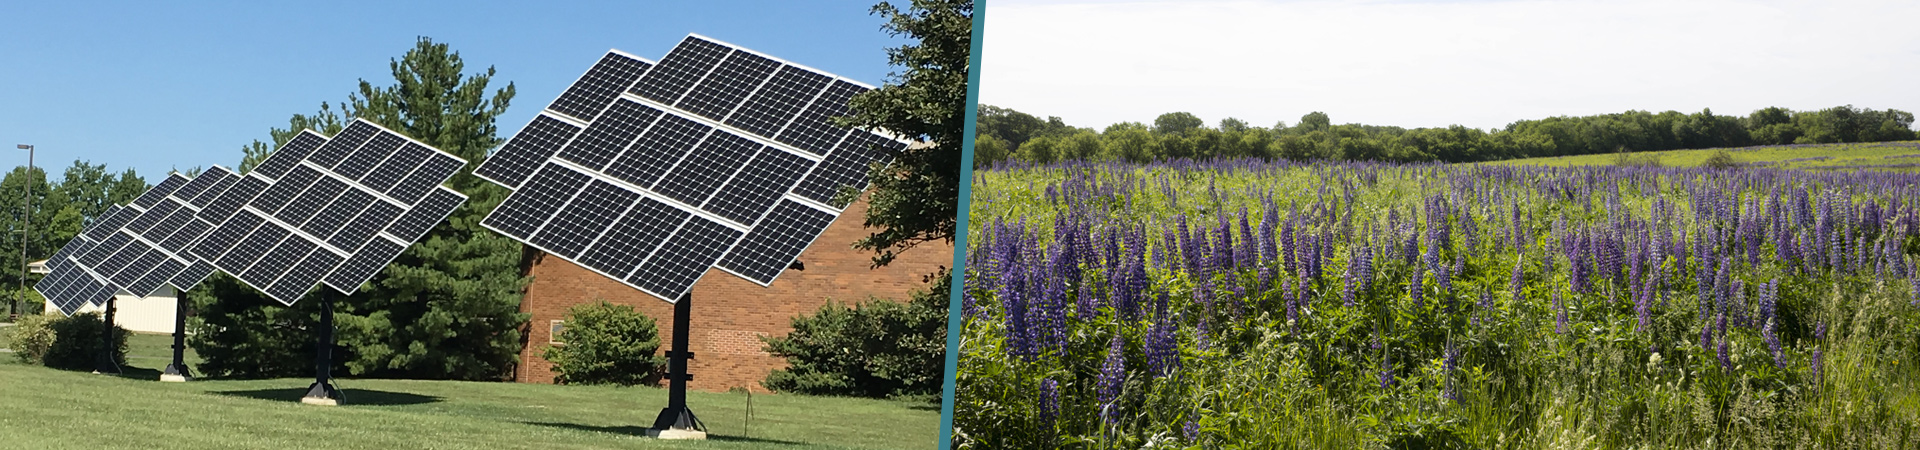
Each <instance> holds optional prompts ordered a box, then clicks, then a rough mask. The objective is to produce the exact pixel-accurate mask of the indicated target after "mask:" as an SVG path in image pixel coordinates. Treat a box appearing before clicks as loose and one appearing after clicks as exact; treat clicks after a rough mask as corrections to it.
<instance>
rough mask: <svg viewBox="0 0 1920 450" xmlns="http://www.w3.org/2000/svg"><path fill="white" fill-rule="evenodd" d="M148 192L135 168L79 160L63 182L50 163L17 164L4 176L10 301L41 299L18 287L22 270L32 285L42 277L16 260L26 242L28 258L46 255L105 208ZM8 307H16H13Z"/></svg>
mask: <svg viewBox="0 0 1920 450" xmlns="http://www.w3.org/2000/svg"><path fill="white" fill-rule="evenodd" d="M146 191H147V181H146V179H145V178H142V177H141V176H140V175H139V174H136V173H134V170H133V169H131V168H129V169H126V170H125V171H122V172H119V173H113V172H108V171H107V166H106V165H104V164H91V163H88V162H86V161H82V160H75V161H74V162H73V165H71V166H67V168H66V170H65V171H64V173H63V174H62V177H61V179H60V180H59V181H58V182H49V180H48V179H47V170H46V168H45V167H34V168H33V169H32V170H28V168H27V167H26V166H20V167H15V168H14V169H13V170H12V171H11V172H8V173H7V174H6V177H5V178H0V230H5V232H6V235H5V236H3V237H0V260H6V259H5V258H13V259H12V261H13V263H11V264H9V265H14V267H15V268H14V269H13V270H5V271H0V293H3V294H0V295H5V298H6V299H7V300H8V301H15V300H20V299H23V298H38V294H31V293H28V294H25V295H23V294H22V293H21V292H19V291H18V289H19V287H20V286H21V285H22V280H21V276H22V275H23V274H24V275H25V276H26V277H27V278H26V280H25V281H26V283H25V286H26V287H27V289H28V290H32V289H33V282H34V281H37V280H39V279H40V275H37V274H25V271H24V270H23V268H22V267H20V266H18V265H17V264H21V261H20V260H19V258H20V255H21V250H22V249H21V247H22V246H24V247H26V248H25V250H26V254H27V256H28V258H30V259H34V260H38V259H41V258H45V257H46V256H47V255H51V254H53V252H54V251H57V250H59V249H60V246H62V245H66V243H67V241H69V240H72V239H73V237H74V236H77V235H79V234H80V230H81V228H83V227H85V226H86V225H87V224H89V223H92V221H93V220H94V219H95V218H98V217H100V215H101V214H102V213H105V212H106V210H107V207H108V206H110V205H116V204H125V203H128V202H131V201H133V199H134V197H138V196H140V194H141V193H143V192H146ZM29 197H31V203H32V204H31V205H28V202H29ZM29 206H31V210H29ZM9 255H10V256H9ZM25 305H28V306H25V308H29V309H31V308H38V307H40V305H39V304H38V303H33V302H28V303H25ZM3 309H7V310H8V312H13V309H14V308H13V307H6V308H3ZM18 312H21V313H26V312H27V311H24V310H21V311H18Z"/></svg>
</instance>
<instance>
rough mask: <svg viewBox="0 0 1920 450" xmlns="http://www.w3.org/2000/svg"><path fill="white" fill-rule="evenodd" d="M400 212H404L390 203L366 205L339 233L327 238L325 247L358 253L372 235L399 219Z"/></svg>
mask: <svg viewBox="0 0 1920 450" xmlns="http://www.w3.org/2000/svg"><path fill="white" fill-rule="evenodd" d="M402 212H404V210H403V209H401V208H400V207H398V206H394V205H393V204H392V203H387V202H373V204H371V205H367V209H365V210H362V211H360V214H359V215H356V216H353V220H351V221H348V222H347V225H346V226H345V227H341V228H340V231H339V232H336V233H334V234H333V236H331V237H329V238H327V245H332V246H334V247H335V248H339V249H341V250H346V251H348V252H353V251H358V250H360V246H362V245H366V244H367V240H368V239H373V236H374V234H377V233H379V232H380V230H382V229H385V228H386V227H387V224H389V223H392V222H393V220H394V218H395V217H399V216H400V213H402Z"/></svg>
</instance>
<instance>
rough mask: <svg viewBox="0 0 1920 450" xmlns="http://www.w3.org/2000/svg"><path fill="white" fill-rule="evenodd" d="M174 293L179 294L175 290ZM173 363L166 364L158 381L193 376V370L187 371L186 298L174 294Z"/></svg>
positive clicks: (184, 379) (177, 379) (183, 378)
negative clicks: (165, 368)
mask: <svg viewBox="0 0 1920 450" xmlns="http://www.w3.org/2000/svg"><path fill="white" fill-rule="evenodd" d="M175 294H179V293H178V292H176V293H175ZM173 305H174V306H173V363H172V364H167V370H166V371H164V372H161V373H160V381H168V382H175V383H178V382H184V381H187V380H189V379H192V378H193V372H189V371H187V364H186V361H185V359H186V350H187V299H186V296H183V295H174V300H173Z"/></svg>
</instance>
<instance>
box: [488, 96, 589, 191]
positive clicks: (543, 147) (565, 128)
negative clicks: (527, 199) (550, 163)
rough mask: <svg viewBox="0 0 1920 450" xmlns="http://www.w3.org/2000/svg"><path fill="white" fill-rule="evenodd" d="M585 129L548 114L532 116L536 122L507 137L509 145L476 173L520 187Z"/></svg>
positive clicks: (502, 183) (497, 182) (494, 153)
mask: <svg viewBox="0 0 1920 450" xmlns="http://www.w3.org/2000/svg"><path fill="white" fill-rule="evenodd" d="M582 129H583V128H582V127H580V126H579V125H574V124H570V123H567V122H565V121H562V120H560V119H555V118H553V117H549V116H547V115H545V114H541V115H536V116H533V122H531V123H528V124H527V126H526V127H525V128H521V129H520V132H519V133H516V134H514V135H513V138H510V139H507V143H506V145H502V146H500V150H499V151H495V152H493V154H492V155H490V156H488V157H487V161H486V162H485V163H482V164H480V168H478V169H474V171H473V173H474V174H475V175H479V176H480V177H481V178H485V179H487V180H489V181H492V182H494V183H496V184H500V185H504V186H507V187H519V186H520V183H524V182H526V181H527V177H530V176H533V172H534V171H535V170H539V169H540V164H541V163H543V162H546V161H547V158H549V157H552V156H553V155H554V154H555V153H559V152H560V147H561V146H564V145H566V144H567V141H569V140H572V139H573V136H574V135H576V134H579V133H580V130H582Z"/></svg>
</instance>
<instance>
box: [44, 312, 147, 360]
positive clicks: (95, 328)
mask: <svg viewBox="0 0 1920 450" xmlns="http://www.w3.org/2000/svg"><path fill="white" fill-rule="evenodd" d="M46 326H47V328H48V329H50V330H52V331H53V343H52V344H51V345H48V346H47V350H46V354H45V355H43V356H42V357H41V362H42V363H43V364H46V366H47V367H52V368H55V369H67V370H92V369H93V368H94V363H95V362H98V361H99V358H100V351H101V342H100V341H101V340H102V339H101V338H102V337H103V336H101V333H104V332H106V330H105V329H104V328H105V327H102V326H101V317H100V313H91V312H90V313H81V314H74V315H72V316H68V317H62V318H59V319H54V320H52V321H49V322H48V323H47V325H46ZM112 345H113V349H114V351H113V358H114V361H116V362H120V363H121V364H123V365H124V364H125V361H126V360H127V329H125V328H121V327H120V326H119V325H114V327H113V344H112Z"/></svg>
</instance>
